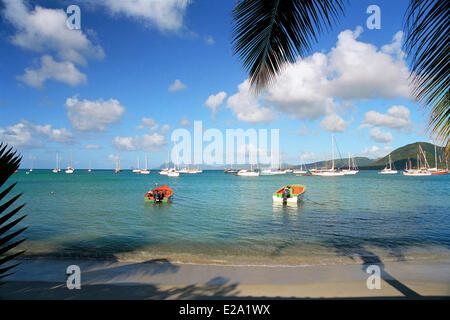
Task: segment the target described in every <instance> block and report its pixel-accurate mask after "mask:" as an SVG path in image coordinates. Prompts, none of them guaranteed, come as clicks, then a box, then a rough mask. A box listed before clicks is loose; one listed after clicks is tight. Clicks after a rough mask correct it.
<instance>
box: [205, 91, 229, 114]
mask: <svg viewBox="0 0 450 320" xmlns="http://www.w3.org/2000/svg"><path fill="white" fill-rule="evenodd" d="M226 97H227V93H226V92H225V91H221V92H219V93H217V94H215V95H214V94H212V95H210V96H209V97H208V99H206V101H205V106H207V107H208V108H209V109H211V112H212V114H213V115H214V114H216V113H217V109H218V108H219V106H220V105H221V104H222V103H223V101H224V100H225V98H226Z"/></svg>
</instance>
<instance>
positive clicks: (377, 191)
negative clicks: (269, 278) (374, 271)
mask: <svg viewBox="0 0 450 320" xmlns="http://www.w3.org/2000/svg"><path fill="white" fill-rule="evenodd" d="M13 181H18V185H17V186H16V187H15V188H14V189H13V190H15V192H18V191H20V192H23V196H22V197H21V198H20V199H21V201H22V202H26V206H25V208H24V209H23V212H24V213H26V214H27V215H28V216H27V218H26V219H25V220H24V221H23V224H25V225H28V226H29V228H28V230H27V231H26V237H27V241H25V242H24V243H23V245H21V249H26V250H27V251H26V256H27V257H36V256H39V257H41V256H42V257H47V256H49V257H60V258H69V257H70V258H73V257H77V258H80V257H81V258H89V259H115V260H120V261H146V260H149V259H153V258H169V259H171V260H173V261H180V262H186V263H189V262H193V263H228V264H245V265H248V264H265V265H299V264H332V263H359V262H369V261H377V260H381V261H386V260H398V259H436V258H441V257H444V258H448V257H450V201H449V200H450V197H449V194H450V174H448V175H436V176H430V177H404V176H402V175H401V174H398V175H393V176H386V175H379V174H377V172H376V171H361V172H360V173H359V174H357V175H355V176H344V177H334V178H324V177H315V176H301V177H297V176H295V175H293V174H290V175H279V176H260V177H257V178H248V177H237V176H234V175H233V174H225V173H223V172H222V171H205V172H204V173H202V174H196V175H189V174H186V175H181V176H180V177H178V178H169V177H167V176H161V175H159V174H157V173H154V172H152V173H151V174H150V175H137V174H134V173H132V172H130V171H124V172H122V173H119V174H114V173H113V171H111V170H108V171H107V170H98V171H93V172H92V173H88V172H86V170H76V171H75V173H74V174H73V175H68V174H65V173H63V172H61V173H58V174H55V173H52V172H51V171H50V170H34V171H33V172H32V173H31V174H29V175H26V174H25V171H24V170H20V171H19V173H17V174H15V175H13V176H12V178H11V179H10V180H9V182H13ZM155 183H158V184H159V185H163V184H168V185H169V186H171V187H172V189H173V190H174V196H173V199H172V202H171V203H169V204H145V203H144V198H143V195H144V194H145V193H146V192H147V191H148V190H149V189H152V188H154V186H155ZM288 184H303V185H305V186H306V187H307V191H306V194H305V198H304V201H302V202H300V203H299V205H298V206H283V205H273V203H272V198H271V195H272V193H273V192H274V191H275V190H277V189H279V188H280V187H281V186H284V185H288ZM52 192H54V193H53V194H52Z"/></svg>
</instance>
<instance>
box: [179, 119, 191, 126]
mask: <svg viewBox="0 0 450 320" xmlns="http://www.w3.org/2000/svg"><path fill="white" fill-rule="evenodd" d="M190 125H191V123H190V122H189V119H188V118H187V116H184V117H183V119H181V121H180V126H182V127H189V126H190Z"/></svg>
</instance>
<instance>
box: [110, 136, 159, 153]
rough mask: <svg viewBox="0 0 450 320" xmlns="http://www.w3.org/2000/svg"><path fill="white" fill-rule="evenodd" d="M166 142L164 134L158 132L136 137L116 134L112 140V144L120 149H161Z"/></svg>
mask: <svg viewBox="0 0 450 320" xmlns="http://www.w3.org/2000/svg"><path fill="white" fill-rule="evenodd" d="M165 144H167V142H166V140H165V139H164V136H163V135H161V134H159V133H156V132H155V133H153V134H152V135H149V134H144V135H142V136H136V137H134V138H133V137H119V136H116V137H115V138H114V139H113V141H112V146H113V147H114V148H115V149H117V150H120V151H160V150H161V147H162V146H164V145H165Z"/></svg>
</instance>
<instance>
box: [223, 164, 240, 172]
mask: <svg viewBox="0 0 450 320" xmlns="http://www.w3.org/2000/svg"><path fill="white" fill-rule="evenodd" d="M223 172H224V173H237V170H234V169H233V163H230V168H229V169H225V170H224V171H223Z"/></svg>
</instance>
